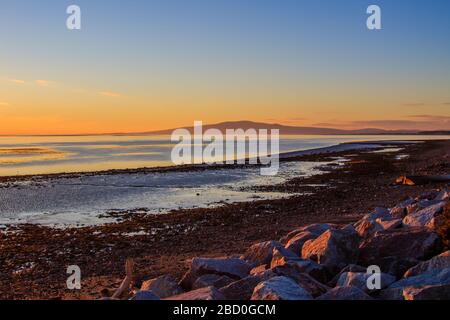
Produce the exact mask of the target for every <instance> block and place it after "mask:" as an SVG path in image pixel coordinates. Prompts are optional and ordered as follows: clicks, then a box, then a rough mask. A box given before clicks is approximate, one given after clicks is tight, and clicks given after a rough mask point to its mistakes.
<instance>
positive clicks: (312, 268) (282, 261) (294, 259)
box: [270, 249, 329, 282]
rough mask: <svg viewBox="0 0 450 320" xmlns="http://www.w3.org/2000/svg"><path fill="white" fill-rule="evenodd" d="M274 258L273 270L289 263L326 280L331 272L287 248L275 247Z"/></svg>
mask: <svg viewBox="0 0 450 320" xmlns="http://www.w3.org/2000/svg"><path fill="white" fill-rule="evenodd" d="M273 251H274V253H273V258H272V262H271V264H270V267H271V268H272V270H273V269H274V268H277V267H282V266H285V265H289V266H290V267H295V269H296V270H298V272H301V273H307V274H309V275H311V276H312V277H314V278H315V279H317V280H319V281H322V282H326V281H327V280H328V278H329V273H328V271H327V270H326V268H325V267H324V266H322V265H320V264H318V263H316V262H314V261H312V260H310V259H301V258H299V257H298V256H296V255H294V254H293V253H291V252H290V251H287V250H286V249H281V250H279V249H274V250H273Z"/></svg>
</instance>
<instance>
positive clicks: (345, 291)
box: [316, 287, 373, 300]
mask: <svg viewBox="0 0 450 320" xmlns="http://www.w3.org/2000/svg"><path fill="white" fill-rule="evenodd" d="M316 300H373V299H372V297H371V296H369V295H368V294H367V293H365V292H364V291H362V290H361V289H358V288H357V287H336V288H334V289H331V290H330V291H328V292H327V293H325V294H323V295H321V296H320V297H318V298H317V299H316Z"/></svg>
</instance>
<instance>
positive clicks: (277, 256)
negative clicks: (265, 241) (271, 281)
mask: <svg viewBox="0 0 450 320" xmlns="http://www.w3.org/2000/svg"><path fill="white" fill-rule="evenodd" d="M287 261H305V260H303V259H301V258H300V257H299V256H297V255H296V254H294V253H293V252H292V251H290V250H287V249H285V248H279V249H274V250H273V254H272V261H271V262H270V268H275V267H277V266H281V265H284V264H285V263H286V262H287Z"/></svg>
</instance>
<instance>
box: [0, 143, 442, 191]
mask: <svg viewBox="0 0 450 320" xmlns="http://www.w3.org/2000/svg"><path fill="white" fill-rule="evenodd" d="M449 139H450V137H449ZM426 141H445V140H404V141H403V140H392V141H391V140H379V141H358V142H343V143H338V144H335V145H332V146H328V147H319V148H312V149H305V150H297V151H288V152H282V153H280V154H279V158H280V161H294V160H295V159H296V158H298V157H302V156H321V155H327V154H330V153H338V152H346V151H352V150H353V151H362V150H365V149H377V148H383V147H386V146H389V145H392V146H404V145H408V144H415V143H424V142H426ZM245 160H246V162H247V161H248V158H247V159H245ZM254 166H260V165H251V164H211V165H210V164H187V165H173V164H169V165H167V166H156V167H141V168H127V169H107V170H96V171H76V172H60V173H43V174H24V175H5V176H3V175H0V183H3V182H14V181H27V180H31V181H40V180H44V179H49V180H50V179H60V178H72V177H81V176H96V175H114V174H133V173H145V174H146V173H162V172H189V171H192V172H195V171H199V170H220V169H239V168H243V167H254Z"/></svg>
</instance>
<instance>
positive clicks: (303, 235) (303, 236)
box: [285, 231, 319, 256]
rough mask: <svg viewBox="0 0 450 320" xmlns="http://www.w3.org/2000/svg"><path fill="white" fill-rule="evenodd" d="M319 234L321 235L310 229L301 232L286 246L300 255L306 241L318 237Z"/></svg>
mask: <svg viewBox="0 0 450 320" xmlns="http://www.w3.org/2000/svg"><path fill="white" fill-rule="evenodd" d="M318 236H319V235H317V234H315V233H312V232H309V231H303V232H300V233H298V234H296V235H295V236H293V237H292V238H290V239H289V240H288V242H287V243H286V246H285V248H286V249H287V250H289V251H292V252H293V253H295V254H296V255H298V256H300V255H301V254H302V247H303V245H304V244H305V242H306V241H308V240H312V239H316V238H317V237H318Z"/></svg>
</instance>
